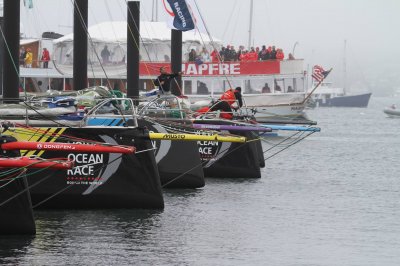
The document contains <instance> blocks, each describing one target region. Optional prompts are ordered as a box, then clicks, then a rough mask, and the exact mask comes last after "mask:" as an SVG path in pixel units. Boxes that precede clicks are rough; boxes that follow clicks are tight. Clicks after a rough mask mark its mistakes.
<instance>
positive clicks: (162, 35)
mask: <svg viewBox="0 0 400 266" xmlns="http://www.w3.org/2000/svg"><path fill="white" fill-rule="evenodd" d="M88 31H89V35H90V39H91V40H92V41H93V42H104V43H115V42H116V43H126V42H127V22H126V21H108V22H103V23H99V24H96V25H93V26H90V27H89V28H88ZM140 36H141V38H142V40H143V42H152V41H162V42H164V41H170V40H171V28H169V27H168V26H167V24H166V23H164V22H149V21H141V22H140ZM73 39H74V35H73V33H71V34H68V35H65V36H64V37H61V38H59V39H56V40H54V43H55V44H56V43H60V42H68V41H73ZM203 40H204V42H210V38H209V37H208V35H207V34H205V33H200V32H196V31H195V30H192V31H186V32H183V34H182V42H193V41H197V42H199V43H202V42H203ZM213 40H214V42H217V43H220V42H221V41H220V40H219V39H216V38H214V37H213Z"/></svg>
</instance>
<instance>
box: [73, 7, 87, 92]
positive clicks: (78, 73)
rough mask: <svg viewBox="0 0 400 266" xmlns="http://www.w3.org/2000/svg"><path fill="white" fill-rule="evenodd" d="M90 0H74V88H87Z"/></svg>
mask: <svg viewBox="0 0 400 266" xmlns="http://www.w3.org/2000/svg"><path fill="white" fill-rule="evenodd" d="M87 25H88V0H75V1H74V46H73V47H74V52H73V54H74V57H73V62H74V63H73V75H74V90H76V91H77V90H83V89H85V88H87V82H88V79H87V58H88V57H87V54H88V51H87V50H88V36H87Z"/></svg>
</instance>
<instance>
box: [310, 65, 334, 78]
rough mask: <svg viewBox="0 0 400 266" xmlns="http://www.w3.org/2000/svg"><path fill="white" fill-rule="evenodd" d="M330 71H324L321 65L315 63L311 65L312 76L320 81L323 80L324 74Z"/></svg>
mask: <svg viewBox="0 0 400 266" xmlns="http://www.w3.org/2000/svg"><path fill="white" fill-rule="evenodd" d="M330 72H331V70H329V71H325V70H324V69H323V68H322V67H321V66H318V65H315V66H314V67H313V73H312V77H313V78H314V79H315V80H316V81H318V82H321V81H323V80H324V79H325V78H326V76H328V74H329V73H330Z"/></svg>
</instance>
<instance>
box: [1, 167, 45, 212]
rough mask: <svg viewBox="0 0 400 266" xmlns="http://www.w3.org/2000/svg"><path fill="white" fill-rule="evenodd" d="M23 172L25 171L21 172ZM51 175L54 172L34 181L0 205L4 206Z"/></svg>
mask: <svg viewBox="0 0 400 266" xmlns="http://www.w3.org/2000/svg"><path fill="white" fill-rule="evenodd" d="M21 174H23V173H21ZM51 176H53V173H50V174H48V175H47V176H45V177H44V178H42V179H40V180H39V181H37V182H35V183H33V184H32V185H30V186H27V187H26V188H25V189H23V190H21V191H20V192H18V193H17V194H15V195H14V196H12V197H11V198H8V199H7V200H5V201H3V202H1V203H0V207H1V206H3V205H4V204H6V203H7V202H9V201H11V200H13V199H15V198H16V197H18V196H19V195H21V194H23V193H25V192H26V191H28V190H30V189H31V188H33V187H35V186H37V185H39V184H40V183H42V182H43V181H45V180H47V179H48V178H50V177H51Z"/></svg>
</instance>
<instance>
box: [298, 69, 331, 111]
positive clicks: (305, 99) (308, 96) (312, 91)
mask: <svg viewBox="0 0 400 266" xmlns="http://www.w3.org/2000/svg"><path fill="white" fill-rule="evenodd" d="M331 71H332V68H331V69H329V71H328V74H329V73H330V72H331ZM325 78H326V76H325V77H324V78H323V79H321V80H320V81H319V82H318V84H317V85H316V86H315V87H314V89H312V90H311V92H310V93H309V94H308V95H307V97H306V98H304V100H303V101H302V102H301V104H304V103H306V102H307V100H308V99H309V98H310V97H311V95H312V94H313V93H314V91H315V90H316V89H317V88H318V87H319V85H321V83H322V81H324V80H325Z"/></svg>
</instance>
